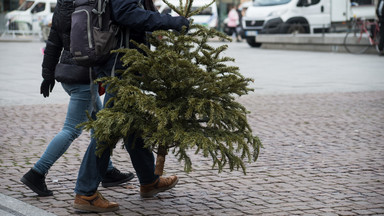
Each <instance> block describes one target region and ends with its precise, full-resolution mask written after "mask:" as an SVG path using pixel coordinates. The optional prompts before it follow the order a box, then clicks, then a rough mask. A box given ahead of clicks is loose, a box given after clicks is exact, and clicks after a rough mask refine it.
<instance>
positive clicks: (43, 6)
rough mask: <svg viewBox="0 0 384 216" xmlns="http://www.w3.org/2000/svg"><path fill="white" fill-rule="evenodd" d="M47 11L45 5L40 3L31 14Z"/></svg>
mask: <svg viewBox="0 0 384 216" xmlns="http://www.w3.org/2000/svg"><path fill="white" fill-rule="evenodd" d="M44 10H45V3H42V2H40V3H38V4H37V5H36V6H35V7H34V8H33V9H32V10H31V12H32V13H39V12H41V11H44Z"/></svg>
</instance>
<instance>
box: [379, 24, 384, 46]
mask: <svg viewBox="0 0 384 216" xmlns="http://www.w3.org/2000/svg"><path fill="white" fill-rule="evenodd" d="M379 24H380V41H379V50H380V51H381V52H383V51H384V22H381V23H379Z"/></svg>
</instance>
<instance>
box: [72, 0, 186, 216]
mask: <svg viewBox="0 0 384 216" xmlns="http://www.w3.org/2000/svg"><path fill="white" fill-rule="evenodd" d="M140 2H144V4H143V5H142V4H140ZM111 7H112V14H113V17H114V18H115V21H116V22H117V23H118V24H119V25H120V28H121V30H122V31H123V33H124V35H123V36H122V37H121V38H120V40H123V47H125V48H131V49H138V48H137V47H136V46H135V45H134V44H132V43H129V42H128V41H127V40H125V38H128V35H129V38H130V39H131V40H133V41H136V42H138V43H144V44H147V45H148V46H149V44H148V43H147V41H146V32H152V31H155V30H168V29H174V30H176V31H181V29H182V26H186V27H187V28H188V27H189V21H188V20H187V19H186V18H184V17H182V16H178V17H172V16H170V15H168V14H160V13H158V12H157V11H156V9H155V6H154V5H153V2H152V0H145V1H137V0H111ZM116 59H120V58H119V57H118V54H117V53H114V55H112V56H111V57H110V59H109V61H108V62H107V63H106V64H105V65H103V66H102V67H100V68H98V73H99V74H100V75H104V76H111V71H112V68H114V67H115V68H116V69H124V68H125V67H124V66H123V65H122V62H121V61H120V60H118V61H117V63H116V64H115V62H116V61H115V60H116ZM111 97H113V95H112V94H111V93H109V92H108V90H107V92H106V96H105V99H104V101H108V100H109V99H110V98H111ZM105 104H106V103H104V105H105ZM109 105H111V106H113V104H109ZM130 134H131V135H129V136H128V137H125V138H124V145H125V149H126V150H127V151H128V153H129V155H130V158H131V161H132V164H133V167H134V169H135V171H136V175H137V177H138V179H139V183H140V196H141V197H152V196H154V195H156V194H157V193H160V192H163V191H166V190H169V189H171V188H173V187H174V186H175V185H176V184H177V182H178V180H179V179H178V177H177V176H169V177H161V176H158V175H155V173H154V171H155V159H154V155H153V153H152V151H151V150H150V149H148V148H145V147H144V140H143V139H142V138H141V137H140V136H138V135H137V134H136V133H135V132H134V131H132V133H130ZM97 144H99V145H102V143H97V141H96V140H95V139H92V140H91V143H90V145H89V146H88V149H87V152H86V154H85V155H84V158H83V161H82V163H81V166H80V169H79V174H78V177H77V182H76V187H75V193H76V196H75V200H74V203H73V207H74V208H75V209H76V210H80V211H90V212H110V211H116V210H117V209H119V205H118V204H117V203H116V202H110V201H108V200H107V199H106V198H104V197H103V196H102V195H101V193H100V192H98V191H97V188H98V185H99V182H100V181H101V179H103V176H104V175H105V170H106V169H107V164H108V163H107V162H108V160H109V157H110V153H111V152H110V149H109V148H107V149H106V150H105V151H104V152H103V154H102V155H101V157H98V156H96V155H95V149H96V145H97Z"/></svg>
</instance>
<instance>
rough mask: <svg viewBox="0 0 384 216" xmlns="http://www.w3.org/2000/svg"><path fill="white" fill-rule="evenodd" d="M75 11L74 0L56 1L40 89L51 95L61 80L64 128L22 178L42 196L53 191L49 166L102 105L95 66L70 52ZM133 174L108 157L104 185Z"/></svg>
mask: <svg viewBox="0 0 384 216" xmlns="http://www.w3.org/2000/svg"><path fill="white" fill-rule="evenodd" d="M73 11H74V6H73V1H72V0H58V1H57V5H56V8H55V11H54V15H53V18H52V27H51V30H50V33H49V36H48V40H47V42H46V49H45V52H44V59H43V64H42V68H43V69H42V76H43V82H42V83H41V87H40V93H41V94H43V96H44V97H48V96H49V93H50V92H52V89H53V87H54V86H55V79H56V80H57V81H58V82H61V85H62V86H63V88H64V90H65V91H66V92H67V93H68V95H69V96H70V100H69V104H68V110H67V115H66V119H65V122H64V126H63V128H62V130H61V131H60V132H59V133H58V134H57V135H56V136H55V137H54V138H53V139H52V141H51V142H50V143H49V145H48V146H47V149H46V150H45V152H44V154H43V155H42V156H41V157H40V159H39V160H38V161H37V162H36V163H35V165H34V166H33V168H31V169H30V170H29V171H28V172H27V173H26V174H25V175H24V176H23V177H22V178H21V182H23V183H24V184H25V185H26V186H28V187H29V188H30V189H31V190H33V191H34V192H35V193H37V194H38V195H39V196H51V195H53V193H52V191H51V190H49V189H48V188H47V185H46V183H45V176H46V175H47V173H48V170H49V169H50V168H51V166H52V165H53V164H54V163H55V162H56V161H57V160H58V159H59V158H60V157H61V156H62V155H63V154H64V152H65V151H66V150H67V149H68V147H69V146H70V145H71V144H72V142H73V141H74V140H75V139H76V138H77V137H79V136H80V134H81V133H82V128H78V127H77V125H79V124H80V123H83V122H85V121H87V114H86V112H88V113H89V114H91V115H92V116H95V114H96V112H97V111H98V110H100V109H101V107H102V106H101V101H100V98H99V95H98V93H97V91H98V86H97V85H91V82H92V81H93V79H94V78H95V75H94V73H93V70H91V68H87V67H81V66H77V65H75V62H74V60H73V59H72V56H71V54H70V52H69V35H70V30H71V14H72V12H73ZM47 115H49V113H47ZM133 177H134V175H133V174H132V173H121V172H120V171H119V170H118V169H116V168H115V167H113V165H112V162H111V161H109V165H108V171H107V173H106V175H105V178H104V179H103V182H102V185H103V186H105V187H110V186H115V185H118V184H121V183H123V182H127V181H129V180H131V179H132V178H133Z"/></svg>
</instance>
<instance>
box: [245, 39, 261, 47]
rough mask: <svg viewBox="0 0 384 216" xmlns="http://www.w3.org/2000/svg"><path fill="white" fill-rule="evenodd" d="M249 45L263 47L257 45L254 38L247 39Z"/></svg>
mask: <svg viewBox="0 0 384 216" xmlns="http://www.w3.org/2000/svg"><path fill="white" fill-rule="evenodd" d="M246 40H247V43H248V45H249V46H251V47H261V43H256V40H255V39H254V38H246Z"/></svg>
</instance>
